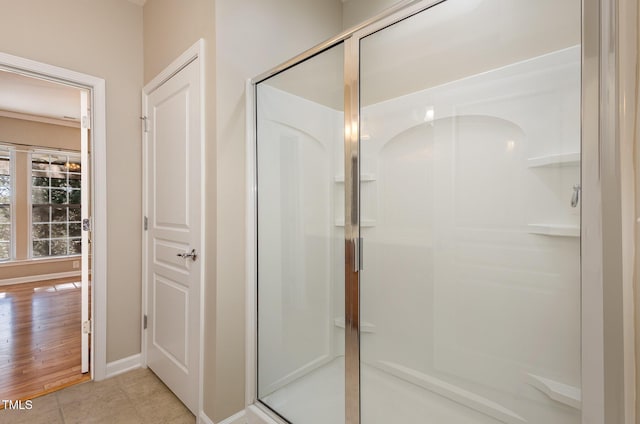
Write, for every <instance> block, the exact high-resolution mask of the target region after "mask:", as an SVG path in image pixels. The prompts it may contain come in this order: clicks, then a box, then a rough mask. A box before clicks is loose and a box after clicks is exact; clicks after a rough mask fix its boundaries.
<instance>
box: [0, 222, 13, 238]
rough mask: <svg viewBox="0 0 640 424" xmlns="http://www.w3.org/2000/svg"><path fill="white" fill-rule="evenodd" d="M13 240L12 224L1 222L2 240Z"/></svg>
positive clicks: (0, 234)
mask: <svg viewBox="0 0 640 424" xmlns="http://www.w3.org/2000/svg"><path fill="white" fill-rule="evenodd" d="M9 240H11V224H0V241H9Z"/></svg>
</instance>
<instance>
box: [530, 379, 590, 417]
mask: <svg viewBox="0 0 640 424" xmlns="http://www.w3.org/2000/svg"><path fill="white" fill-rule="evenodd" d="M529 384H530V385H532V386H533V387H535V388H536V389H538V390H540V391H541V392H542V393H544V394H545V395H547V396H549V397H550V398H551V399H553V400H555V401H556V402H560V403H563V404H565V405H568V406H571V407H572V408H576V409H580V408H581V406H582V392H581V390H580V388H578V387H575V386H570V385H568V384H564V383H560V382H559V381H556V380H552V379H550V378H545V377H540V376H539V375H534V374H529Z"/></svg>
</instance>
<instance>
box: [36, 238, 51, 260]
mask: <svg viewBox="0 0 640 424" xmlns="http://www.w3.org/2000/svg"><path fill="white" fill-rule="evenodd" d="M33 256H34V257H42V256H49V240H35V241H34V242H33Z"/></svg>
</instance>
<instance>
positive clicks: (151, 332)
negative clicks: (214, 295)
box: [145, 59, 203, 413]
mask: <svg viewBox="0 0 640 424" xmlns="http://www.w3.org/2000/svg"><path fill="white" fill-rule="evenodd" d="M146 117H147V125H146V131H147V133H146V135H147V136H146V140H147V151H146V152H147V153H146V172H147V175H146V179H147V190H146V192H147V199H146V202H147V217H148V227H147V228H148V230H147V237H146V243H147V245H146V249H147V251H146V255H145V257H146V262H147V263H146V267H147V268H146V275H147V293H146V294H147V329H146V334H145V343H146V352H147V365H148V366H149V367H150V368H151V369H152V370H153V372H155V373H156V374H157V375H158V377H160V379H162V381H163V382H164V383H165V384H166V385H167V386H168V387H169V388H170V389H171V390H172V391H173V392H174V393H175V394H176V395H177V396H178V397H179V398H180V399H181V400H182V402H183V403H184V404H185V405H186V406H187V407H188V408H189V409H190V410H191V411H192V412H194V413H196V412H197V405H198V380H199V377H198V376H199V351H200V338H199V332H200V321H199V317H200V296H201V293H200V281H201V271H202V266H203V264H202V259H201V258H200V256H199V254H200V252H201V236H200V234H201V228H202V225H201V213H200V212H201V172H202V171H201V164H200V161H201V158H202V155H203V144H202V141H201V130H200V119H201V118H200V72H199V64H198V59H196V60H194V61H193V62H191V63H190V64H189V65H187V66H186V67H185V68H183V69H182V70H181V71H180V72H178V73H177V74H175V75H174V76H173V77H171V78H170V79H169V80H168V81H166V82H165V83H163V84H162V85H160V86H159V87H158V88H157V89H155V90H154V91H153V92H151V93H150V94H149V95H148V98H147V102H146Z"/></svg>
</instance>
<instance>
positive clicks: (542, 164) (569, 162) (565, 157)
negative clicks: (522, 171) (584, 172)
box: [527, 153, 580, 168]
mask: <svg viewBox="0 0 640 424" xmlns="http://www.w3.org/2000/svg"><path fill="white" fill-rule="evenodd" d="M577 165H580V153H561V154H558V155H547V156H538V157H535V158H529V159H527V166H528V167H529V168H550V167H561V166H577Z"/></svg>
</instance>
